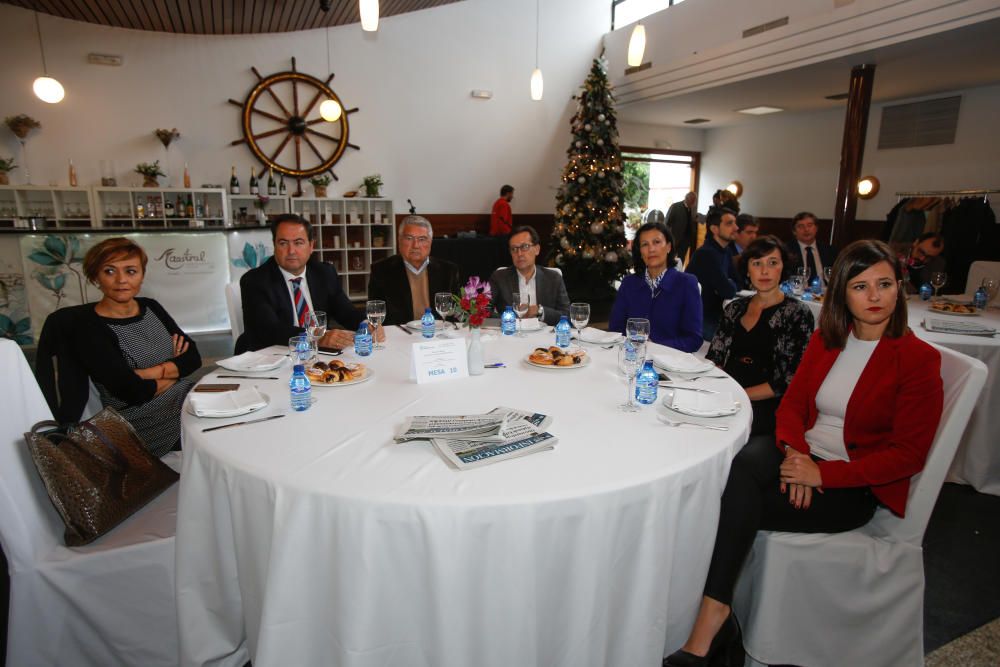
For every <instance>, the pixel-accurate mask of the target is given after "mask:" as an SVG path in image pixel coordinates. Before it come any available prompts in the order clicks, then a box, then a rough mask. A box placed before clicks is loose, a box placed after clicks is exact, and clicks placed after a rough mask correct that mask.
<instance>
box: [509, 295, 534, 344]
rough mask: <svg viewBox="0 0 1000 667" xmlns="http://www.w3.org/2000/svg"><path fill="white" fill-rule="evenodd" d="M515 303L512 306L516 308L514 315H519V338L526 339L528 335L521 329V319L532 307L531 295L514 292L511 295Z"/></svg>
mask: <svg viewBox="0 0 1000 667" xmlns="http://www.w3.org/2000/svg"><path fill="white" fill-rule="evenodd" d="M511 298H512V299H513V301H514V303H512V304H510V305H511V306H512V307H513V308H514V313H515V314H516V315H517V337H518V338H526V337H527V334H526V333H524V330H523V329H522V328H521V319H522V318H523V317H524V316H525V315H527V314H528V309H529V308H530V307H531V295H530V294H528V293H523V294H522V293H521V292H514V293H513V294H512V295H511Z"/></svg>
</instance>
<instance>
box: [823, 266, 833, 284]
mask: <svg viewBox="0 0 1000 667" xmlns="http://www.w3.org/2000/svg"><path fill="white" fill-rule="evenodd" d="M832 277H833V267H832V266H824V267H823V281H824V282H825V283H826V284H827V285H829V284H830V278H832Z"/></svg>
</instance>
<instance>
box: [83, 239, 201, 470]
mask: <svg viewBox="0 0 1000 667" xmlns="http://www.w3.org/2000/svg"><path fill="white" fill-rule="evenodd" d="M147 261H148V258H147V256H146V253H145V251H144V250H143V249H142V248H141V247H140V246H139V245H137V244H135V243H133V242H132V241H130V240H128V239H125V238H110V239H106V240H104V241H102V242H100V243H98V244H97V245H96V246H94V247H93V248H91V249H90V251H89V252H88V253H87V255H86V257H84V260H83V271H84V274H85V275H86V276H87V279H88V280H89V281H90V282H91V283H93V284H94V285H96V286H97V288H98V289H100V290H101V292H102V293H103V295H104V297H103V298H102V299H101V300H100V301H98V302H97V303H95V304H92V307H90V308H83V309H82V312H81V314H80V316H79V318H78V320H77V321H78V324H79V327H78V329H77V330H76V332H75V336H74V337H73V340H72V341H71V343H70V351H71V353H72V354H73V355H74V356H75V357H76V361H77V362H78V363H79V364H80V365H81V366H82V367H83V368H84V369H85V370H86V372H87V374H88V375H89V376H90V378H91V379H92V380H93V381H94V385H95V386H96V387H97V390H98V392H99V393H100V396H101V403H102V404H103V405H105V406H110V407H112V408H114V409H115V410H117V411H118V412H119V413H120V414H121V415H122V416H123V417H124V418H125V419H127V420H128V421H129V423H131V424H132V427H133V428H135V430H136V432H137V433H138V434H139V437H140V438H142V440H143V442H144V443H145V444H146V447H147V448H148V449H149V451H150V452H151V453H153V454H154V455H156V456H163V455H164V454H166V453H167V452H169V451H170V450H171V449H174V448H176V447H177V446H178V444H179V442H180V412H181V406H182V405H183V403H184V398H185V397H186V396H187V393H188V391H190V389H191V386H192V384H193V383H192V382H191V381H190V380H189V379H186V378H187V376H188V375H190V374H191V373H192V372H194V371H196V370H197V369H198V368H199V367H200V366H201V356H200V355H199V354H198V348H197V347H196V346H195V343H194V341H193V340H191V339H190V338H189V337H188V336H187V335H186V334H185V333H184V332H183V331H181V329H180V327H178V326H177V324H176V323H175V322H174V320H173V319H172V318H171V317H170V315H168V314H167V312H166V311H165V310H164V309H163V306H161V305H160V304H159V303H157V302H156V301H154V300H153V299H146V298H141V297H138V296H137V295H138V293H139V290H140V289H141V287H142V281H143V278H144V277H145V274H146V263H147Z"/></svg>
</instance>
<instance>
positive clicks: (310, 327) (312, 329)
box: [306, 310, 326, 340]
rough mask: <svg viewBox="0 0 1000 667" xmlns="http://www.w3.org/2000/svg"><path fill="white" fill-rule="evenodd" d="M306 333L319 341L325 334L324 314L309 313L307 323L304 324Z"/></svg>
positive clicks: (320, 311)
mask: <svg viewBox="0 0 1000 667" xmlns="http://www.w3.org/2000/svg"><path fill="white" fill-rule="evenodd" d="M306 333H308V334H309V335H310V336H312V337H313V338H315V339H316V340H319V339H321V338H322V337H323V336H324V335H325V334H326V313H324V312H323V311H322V310H314V311H312V312H310V313H309V321H308V322H306Z"/></svg>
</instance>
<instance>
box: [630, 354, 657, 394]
mask: <svg viewBox="0 0 1000 667" xmlns="http://www.w3.org/2000/svg"><path fill="white" fill-rule="evenodd" d="M659 386H660V375H659V374H658V373H657V372H656V369H655V368H653V362H652V360H650V359H647V360H646V362H645V363H644V364H643V365H642V370H641V371H639V374H638V375H637V376H636V378H635V400H637V401H639V402H640V403H642V404H643V405H652V404H653V403H655V402H656V391H657V389H658V388H659Z"/></svg>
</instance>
